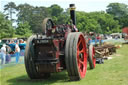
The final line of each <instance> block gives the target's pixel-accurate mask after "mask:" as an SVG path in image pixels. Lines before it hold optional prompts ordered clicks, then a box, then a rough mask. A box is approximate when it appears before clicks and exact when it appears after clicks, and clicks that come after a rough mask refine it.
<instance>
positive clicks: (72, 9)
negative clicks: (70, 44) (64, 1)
mask: <svg viewBox="0 0 128 85" xmlns="http://www.w3.org/2000/svg"><path fill="white" fill-rule="evenodd" d="M69 6H70V17H71V20H72V22H73V24H74V25H76V14H75V9H76V7H75V4H70V5H69Z"/></svg>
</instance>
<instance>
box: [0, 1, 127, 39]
mask: <svg viewBox="0 0 128 85" xmlns="http://www.w3.org/2000/svg"><path fill="white" fill-rule="evenodd" d="M4 10H5V14H6V17H10V18H13V17H12V15H13V14H15V15H16V16H17V20H16V22H17V25H18V26H17V28H16V30H15V31H14V29H13V28H12V26H11V22H10V21H9V20H6V19H5V18H4V17H5V16H4V15H3V14H1V15H0V16H1V17H3V18H1V20H3V22H0V26H3V27H4V26H5V27H4V28H5V29H3V27H2V28H1V29H2V30H4V31H3V34H2V35H1V36H3V37H6V36H10V37H11V35H10V34H11V33H12V34H13V33H14V32H15V33H16V34H17V35H20V36H29V35H31V34H32V33H41V32H42V31H41V30H42V22H43V20H44V18H46V17H50V18H52V19H53V21H54V23H55V24H57V25H58V24H67V23H68V22H70V13H69V8H67V9H66V10H64V9H63V8H61V6H59V5H57V4H53V5H51V6H50V7H43V6H32V5H30V4H27V3H25V4H19V5H17V6H16V5H15V3H14V2H9V3H8V4H7V5H5V6H4ZM127 18H128V5H126V4H123V3H110V4H109V5H108V6H107V10H106V12H104V11H99V12H90V13H87V12H83V11H76V20H77V22H76V23H77V25H76V27H77V28H78V29H79V31H83V32H85V31H86V32H90V31H93V32H96V33H102V34H103V33H106V34H110V33H113V32H121V28H122V27H126V26H128V19H127ZM11 20H12V21H13V19H11ZM3 23H4V25H3ZM13 23H14V22H13ZM5 24H6V25H7V26H6V25H5ZM8 29H9V30H8ZM12 30H13V32H11V31H12ZM5 31H9V34H6V33H5ZM4 33H5V34H4Z"/></svg>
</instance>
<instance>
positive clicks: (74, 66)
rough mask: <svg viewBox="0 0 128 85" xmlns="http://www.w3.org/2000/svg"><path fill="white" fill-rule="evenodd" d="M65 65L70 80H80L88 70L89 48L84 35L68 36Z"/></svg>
mask: <svg viewBox="0 0 128 85" xmlns="http://www.w3.org/2000/svg"><path fill="white" fill-rule="evenodd" d="M65 63H66V69H67V71H68V75H69V77H70V80H80V79H82V78H84V77H85V74H86V70H87V48H86V43H85V39H84V36H83V34H82V33H80V32H77V33H76V32H75V33H70V34H68V37H67V40H66V48H65Z"/></svg>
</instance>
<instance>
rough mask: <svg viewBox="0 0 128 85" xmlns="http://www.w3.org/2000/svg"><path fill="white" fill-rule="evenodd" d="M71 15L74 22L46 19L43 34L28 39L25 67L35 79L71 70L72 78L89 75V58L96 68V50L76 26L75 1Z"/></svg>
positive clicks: (69, 73)
mask: <svg viewBox="0 0 128 85" xmlns="http://www.w3.org/2000/svg"><path fill="white" fill-rule="evenodd" d="M70 15H71V20H72V24H65V25H54V23H53V21H52V19H50V18H45V19H44V21H43V28H42V34H37V35H32V36H30V37H29V39H28V40H27V45H26V49H25V67H26V71H27V74H28V76H29V77H30V78H31V79H41V78H48V77H50V74H51V73H55V72H61V71H63V70H67V72H68V76H69V78H70V80H80V79H82V78H84V77H85V75H86V70H87V63H88V60H89V64H90V68H91V69H93V68H95V62H96V60H95V57H94V54H95V50H94V47H93V46H92V45H90V46H87V43H86V40H85V38H84V35H83V34H82V33H81V32H78V29H77V28H76V19H75V17H76V16H75V5H74V4H70Z"/></svg>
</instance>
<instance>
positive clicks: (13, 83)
mask: <svg viewBox="0 0 128 85" xmlns="http://www.w3.org/2000/svg"><path fill="white" fill-rule="evenodd" d="M7 82H8V83H9V84H10V85H50V84H53V83H57V82H59V83H64V82H69V78H68V75H67V74H66V72H60V73H55V74H52V75H51V77H50V78H48V79H34V80H31V79H30V78H28V76H27V75H22V76H19V77H16V78H13V79H10V80H7Z"/></svg>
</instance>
